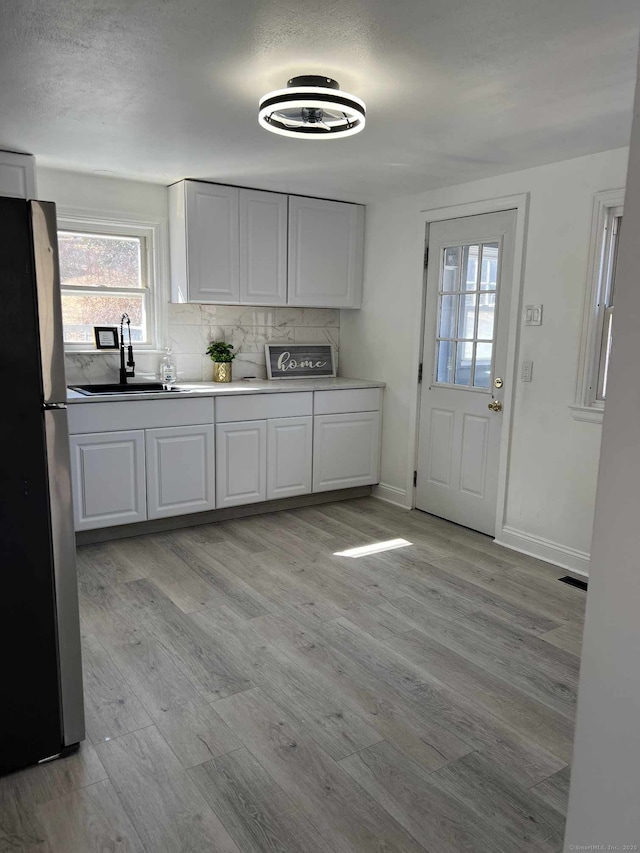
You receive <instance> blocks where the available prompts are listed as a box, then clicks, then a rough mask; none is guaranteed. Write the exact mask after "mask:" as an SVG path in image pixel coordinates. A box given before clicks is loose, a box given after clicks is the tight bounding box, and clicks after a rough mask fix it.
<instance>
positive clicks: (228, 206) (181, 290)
mask: <svg viewBox="0 0 640 853" xmlns="http://www.w3.org/2000/svg"><path fill="white" fill-rule="evenodd" d="M239 197H240V193H239V190H238V188H237V187H226V186H219V185H218V184H207V183H202V182H200V181H181V182H180V183H178V184H174V185H173V186H171V187H169V212H170V220H169V227H170V239H171V281H172V292H173V301H174V302H214V303H215V302H219V303H224V304H233V303H235V304H237V303H238V302H239V301H240V243H239V235H238V216H239V213H238V210H239Z"/></svg>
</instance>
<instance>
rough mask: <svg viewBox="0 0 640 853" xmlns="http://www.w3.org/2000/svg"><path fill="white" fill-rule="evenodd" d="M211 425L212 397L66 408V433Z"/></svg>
mask: <svg viewBox="0 0 640 853" xmlns="http://www.w3.org/2000/svg"><path fill="white" fill-rule="evenodd" d="M212 423H213V397H203V398H201V399H199V400H193V399H190V400H185V399H184V398H183V399H180V400H121V401H120V402H115V401H114V402H113V403H75V404H73V405H71V406H69V433H70V434H71V435H74V434H77V433H86V432H112V431H113V430H119V429H152V428H153V427H169V426H191V425H193V424H212Z"/></svg>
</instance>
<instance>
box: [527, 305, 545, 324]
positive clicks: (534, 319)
mask: <svg viewBox="0 0 640 853" xmlns="http://www.w3.org/2000/svg"><path fill="white" fill-rule="evenodd" d="M524 324H525V326H541V325H542V305H526V306H525V309H524Z"/></svg>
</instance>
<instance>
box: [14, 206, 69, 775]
mask: <svg viewBox="0 0 640 853" xmlns="http://www.w3.org/2000/svg"><path fill="white" fill-rule="evenodd" d="M0 320H1V321H2V322H1V324H0V382H1V383H2V387H3V388H4V391H3V393H2V397H3V400H2V414H1V415H0V660H1V666H0V672H1V673H2V677H1V682H0V683H1V685H2V686H1V688H0V774H3V773H8V772H10V771H12V770H15V769H17V768H19V767H24V766H26V765H29V764H35V763H37V762H43V761H47V760H49V759H52V758H55V757H58V756H60V755H64V754H66V753H68V752H69V751H71V750H73V749H75V748H77V745H78V743H79V742H80V741H81V740H82V739H83V738H84V709H83V701H82V668H81V654H80V625H79V615H78V592H77V584H76V568H75V537H74V531H73V513H72V504H71V480H70V473H69V468H70V465H69V435H68V429H67V411H66V393H67V392H66V383H65V374H64V346H63V337H62V311H61V293H60V279H59V269H58V246H57V229H56V213H55V206H54V205H53V204H51V203H50V202H39V201H24V200H22V199H15V198H0Z"/></svg>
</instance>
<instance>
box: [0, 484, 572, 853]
mask: <svg viewBox="0 0 640 853" xmlns="http://www.w3.org/2000/svg"><path fill="white" fill-rule="evenodd" d="M398 538H402V539H405V540H407V541H408V542H409V543H411V544H409V545H406V546H404V547H399V548H397V549H395V550H387V551H384V552H382V553H379V554H375V555H371V556H363V557H357V558H352V557H345V556H337V555H336V553H335V552H339V551H343V550H345V549H348V548H353V547H355V546H362V545H370V544H372V543H377V542H381V541H387V540H392V539H398ZM562 574H563V572H562V571H561V570H558V569H554V568H553V567H551V566H549V565H547V564H544V563H540V562H538V561H536V560H534V559H532V558H528V557H524V556H521V555H518V554H516V553H514V552H511V551H507V550H504V549H501V548H499V547H498V546H496V545H494V544H493V543H492V542H491V540H490V539H488V538H487V537H485V536H482V535H480V534H477V533H473V532H471V531H468V530H465V529H464V528H460V527H457V526H455V525H452V524H448V523H447V522H444V521H441V520H439V519H436V518H433V517H431V516H428V515H424V514H422V513H419V512H411V513H407V512H403V511H401V510H397V509H395V508H392V507H390V506H387V505H385V504H383V503H381V502H379V501H376V500H374V499H372V498H365V499H359V500H354V501H348V502H343V503H334V504H328V505H325V506H322V507H314V508H306V509H300V510H293V511H287V512H280V513H274V514H271V515H263V516H256V517H252V518H243V519H238V520H237V521H231V522H223V523H219V524H212V525H208V526H204V527H195V528H189V529H185V530H179V531H175V532H171V533H166V534H154V535H149V536H144V537H138V538H134V539H127V540H121V541H119V542H113V543H106V544H100V545H89V546H84V547H82V548H81V549H80V550H79V583H80V590H81V607H82V626H83V640H84V663H85V678H86V682H85V689H86V710H87V734H88V738H87V741H86V743H85V744H84V745H83V747H82V750H81V752H80V753H79V754H77V755H75V756H72V757H70V758H67V759H65V760H62V761H57V762H53V763H51V764H49V765H46V766H42V767H39V768H32V769H28V770H26V771H22V772H20V773H17V774H13V775H12V776H8V777H5V778H4V779H0V850H1V851H12V853H14V851H29V853H31V852H32V851H41V853H44V851H46V853H93V851H100V853H103V851H119V853H121V851H146V853H165V852H166V853H178V851H180V852H181V853H192V851H193V853H196V852H197V853H200V851H202V853H205V851H206V853H211V851H220V853H238V851H241V853H257V851H260V853H276V852H277V853H352V851H358V853H383V852H384V853H400V851H402V853H421V851H425V850H426V851H429V853H449V851H452V853H458V852H459V851H460V852H461V851H465V853H469V851H472V853H501V851H504V853H516V851H518V853H522V851H545V853H551V851H559V850H561V848H562V836H563V828H564V820H565V818H564V814H565V809H566V798H567V788H568V782H569V767H568V764H569V762H570V760H571V745H572V737H573V716H574V705H575V698H576V687H577V683H578V667H579V658H578V655H579V651H580V633H581V624H582V617H583V610H584V604H585V598H586V596H585V594H584V593H583V592H582V591H581V590H578V589H575V588H572V587H568V586H566V585H564V584H561V583H558V580H557V578H558V577H559V576H561V575H562Z"/></svg>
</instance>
